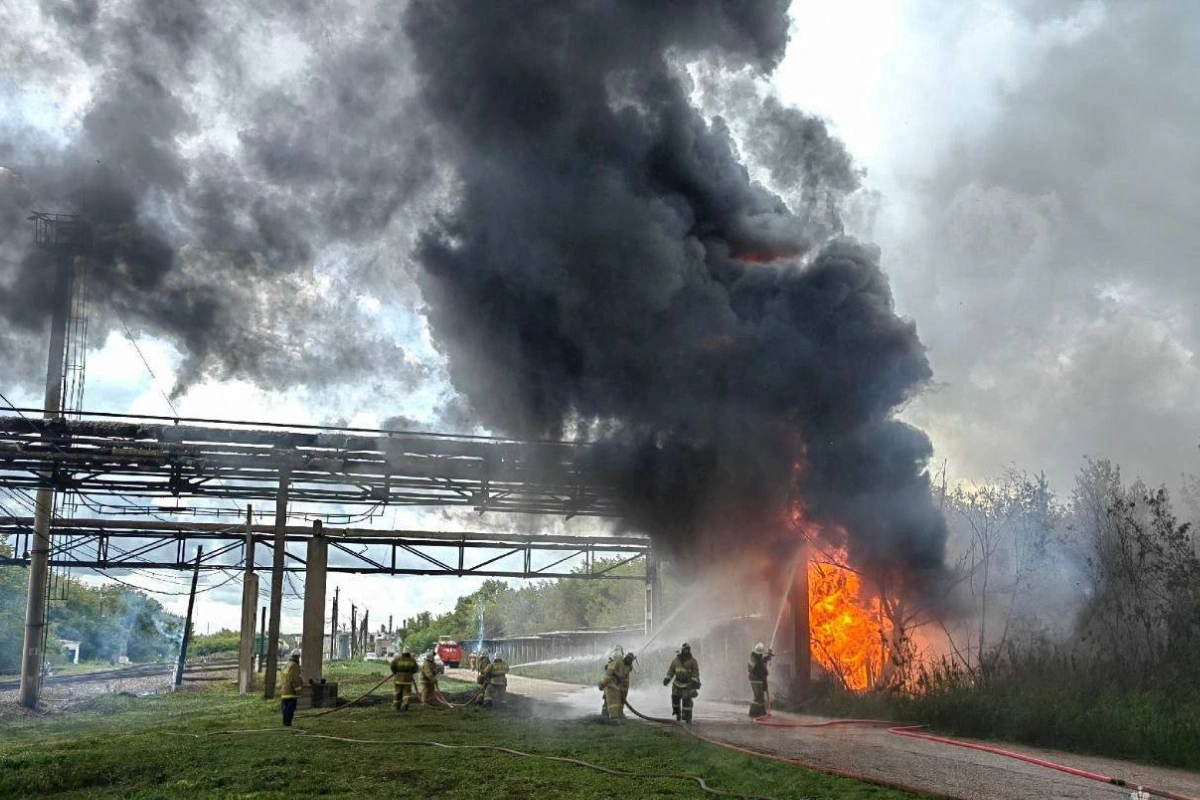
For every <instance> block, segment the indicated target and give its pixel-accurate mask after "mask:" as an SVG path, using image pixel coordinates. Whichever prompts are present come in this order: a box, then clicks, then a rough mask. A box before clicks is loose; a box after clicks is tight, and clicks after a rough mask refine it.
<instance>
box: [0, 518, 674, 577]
mask: <svg viewBox="0 0 1200 800" xmlns="http://www.w3.org/2000/svg"><path fill="white" fill-rule="evenodd" d="M31 525H32V519H31V518H28V517H0V535H8V536H9V541H10V542H14V543H16V544H17V547H16V548H14V550H13V554H12V555H8V556H4V555H0V565H13V564H15V565H28V563H29V557H28V555H27V554H26V553H25V552H24V551H23V550H22V549H21V547H20V544H21V542H22V541H23V539H24V537H25V536H27V535H28V531H29V530H30V526H31ZM321 530H322V535H324V536H325V537H326V539H327V540H328V543H329V554H330V558H329V565H328V571H329V572H344V573H356V574H371V575H458V576H464V575H468V576H470V575H473V576H479V577H489V578H590V579H608V580H640V581H644V580H645V579H646V578H645V570H644V569H642V570H639V571H638V572H639V574H636V575H627V574H618V573H617V568H618V567H620V566H624V565H626V564H631V563H634V562H637V561H639V560H640V562H641V564H642V565H643V566H644V565H645V563H646V557H647V555H648V554H649V552H650V540H649V539H647V538H643V537H635V536H620V537H616V536H612V537H609V536H549V535H522V534H490V533H465V532H461V533H460V532H445V531H405V530H392V531H389V530H377V529H367V528H329V527H325V528H322V529H321ZM55 532H56V533H58V534H61V535H62V536H61V539H60V540H58V541H56V542H55V543H54V545H53V547H52V549H51V551H50V563H51V564H52V565H53V566H61V567H78V568H87V567H90V568H93V569H179V570H184V569H192V567H193V566H195V563H196V561H195V545H196V544H200V543H203V544H204V554H203V556H202V557H201V559H200V568H201V569H205V570H217V569H230V568H232V567H235V566H236V565H238V564H239V563H244V559H245V556H246V533H247V530H246V526H244V525H241V526H230V525H219V524H212V523H201V524H181V523H174V522H147V521H143V520H113V519H70V520H61V521H59V522H58V523H57V524H56V526H55ZM249 533H250V535H251V537H252V538H253V540H254V544H255V545H256V549H255V562H256V564H257V565H258V567H259V568H267V567H268V566H269V564H270V558H269V555H270V551H271V549H272V546H273V543H274V527H273V526H269V525H253V526H251V527H250V531H249ZM313 536H314V528H310V527H304V526H289V527H287V528H286V532H285V537H286V541H287V542H288V543H289V544H306V543H307V542H308V541H309V540H310V539H311V538H312V537H313ZM260 548H261V549H260ZM294 549H295V550H297V551H298V553H299V554H297V553H294V552H290V551H287V550H285V553H286V561H285V566H284V569H285V570H286V571H289V572H303V571H304V570H305V566H306V564H305V559H304V558H303V557H302V555H303V554H304V553H306V552H307V549H306V548H304V547H297V548H294ZM262 553H266V554H267V556H268V557H267V558H265V563H263V562H260V559H259V555H260V554H262ZM516 556H519V557H520V559H521V567H520V568H519V569H512V568H502V567H505V566H507V565H504V564H501V563H500V562H504V561H508V560H510V559H512V558H513V557H516ZM580 558H582V559H583V564H582V566H583V570H582V571H574V572H573V571H568V570H565V569H564V568H563V565H565V564H567V563H568V562H572V561H577V560H578V559H580ZM600 559H604V562H603V563H598V562H599V561H600ZM510 563H511V562H510Z"/></svg>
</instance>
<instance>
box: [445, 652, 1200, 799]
mask: <svg viewBox="0 0 1200 800" xmlns="http://www.w3.org/2000/svg"><path fill="white" fill-rule="evenodd" d="M447 672H448V674H449V675H451V676H452V677H457V678H460V679H463V680H472V679H473V676H472V674H471V673H469V672H468V671H466V670H448V671H447ZM508 683H509V691H510V692H513V693H514V694H522V695H528V696H531V697H534V698H537V699H540V700H543V701H548V702H547V704H546V705H547V707H548V708H549V709H550V715H551V716H555V717H562V718H567V717H578V716H586V715H594V714H599V712H600V705H601V695H600V692H599V691H598V690H597V689H596V687H594V686H590V687H582V686H579V685H576V684H567V683H558V682H555V681H547V680H541V679H535V678H525V677H521V676H519V675H512V674H510V675H509V677H508ZM629 702H630V704H631V705H633V706H634V707H635V708H637V709H638V710H639V711H641V712H642V713H643V714H647V715H650V716H669V714H670V696H669V694H668V692H667V690H665V689H663V688H662V687H660V686H657V685H655V686H653V687H652V688H649V687H647V688H638V687H637V686H636V685H635V687H634V690H633V692H631V694H630V696H629ZM747 712H748V708H747V706H746V705H742V704H732V703H722V702H710V701H708V700H706V699H705V698H704V697H703V696H701V697H700V698H698V699H697V702H696V711H695V722H694V723H693V729H694V730H695V731H696V733H698V734H701V735H703V736H706V737H709V738H712V739H716V740H719V741H722V742H727V743H729V744H733V745H737V746H739V747H745V748H749V749H752V750H757V751H759V752H763V753H770V754H773V755H782V756H786V757H789V758H794V759H797V760H799V761H803V762H805V763H806V764H809V765H812V766H813V767H815V768H817V769H822V768H823V769H828V770H834V771H839V772H850V773H854V774H856V775H861V776H863V777H865V778H870V779H874V780H881V781H888V782H895V783H901V784H904V785H907V786H911V787H914V788H917V789H920V790H922V791H924V792H928V793H930V794H935V795H941V796H945V797H952V798H960V799H961V800H1031V798H1039V800H1040V799H1041V798H1060V799H1061V800H1092V799H1093V798H1114V799H1115V798H1129V797H1130V795H1131V793H1132V791H1133V788H1134V787H1136V786H1138V785H1139V784H1148V785H1151V786H1154V787H1157V788H1160V789H1166V790H1168V791H1172V792H1177V793H1180V794H1183V795H1187V796H1191V797H1195V798H1200V774H1197V773H1192V772H1185V771H1183V770H1177V769H1169V768H1165V767H1152V766H1146V765H1143V764H1137V763H1134V762H1130V761H1121V760H1117V759H1111V758H1098V757H1093V756H1081V755H1077V754H1074V753H1063V752H1058V751H1054V750H1043V749H1039V748H1034V747H1025V746H1023V745H1015V744H1008V743H1005V742H977V743H980V744H987V745H990V746H993V747H1000V748H1003V749H1005V750H1011V751H1014V752H1018V753H1022V754H1024V755H1029V756H1033V757H1035V758H1040V759H1043V760H1046V761H1052V762H1055V763H1057V764H1063V765H1066V766H1069V767H1074V768H1076V769H1082V770H1087V771H1089V772H1097V773H1101V774H1104V775H1109V776H1112V777H1115V778H1121V779H1124V780H1125V781H1126V782H1127V783H1128V784H1129V786H1128V787H1124V788H1122V787H1119V786H1112V785H1106V784H1103V783H1099V782H1096V781H1092V780H1088V779H1086V778H1080V777H1076V776H1073V775H1068V774H1066V773H1063V772H1058V771H1055V770H1052V769H1048V768H1046V767H1042V766H1038V765H1036V764H1029V763H1027V762H1023V761H1019V760H1017V759H1013V758H1008V757H1006V756H1001V755H996V754H992V753H985V752H981V751H977V750H970V749H967V748H963V747H955V746H953V745H948V744H941V743H937V742H929V741H923V740H920V739H911V738H907V737H903V736H898V735H896V734H893V733H888V731H887V729H886V728H882V727H857V726H832V727H826V728H768V727H764V726H762V725H756V724H754V723H752V722H751V721H750V719H749V716H748V713H747ZM776 716H777V718H779V719H781V720H788V721H794V722H797V723H805V724H817V723H821V722H828V721H829V718H826V717H816V716H801V715H796V714H777V715H776ZM626 724H650V723H643V722H641V721H640V720H637V719H634V720H632V721H631V722H630V723H626ZM681 735H682V734H681ZM961 741H971V742H975V741H976V740H968V739H963V740H961Z"/></svg>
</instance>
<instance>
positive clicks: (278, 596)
mask: <svg viewBox="0 0 1200 800" xmlns="http://www.w3.org/2000/svg"><path fill="white" fill-rule="evenodd" d="M287 504H288V473H287V471H286V470H282V469H281V470H280V471H279V489H278V490H277V491H276V493H275V539H274V543H273V549H274V551H275V552H274V553H273V554H272V556H273V557H272V559H271V621H270V622H269V623H268V625H267V641H266V659H267V670H266V674H265V675H264V676H263V697H265V698H267V699H268V700H271V699H272V698H274V697H275V678H276V674H277V673H278V672H279V652H278V649H279V625H280V617H281V616H282V614H283V565H284V560H285V558H286V557H287Z"/></svg>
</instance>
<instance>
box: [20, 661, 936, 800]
mask: <svg viewBox="0 0 1200 800" xmlns="http://www.w3.org/2000/svg"><path fill="white" fill-rule="evenodd" d="M384 669H385V668H384V667H382V666H379V665H363V664H355V665H342V666H339V665H333V667H332V668H331V672H332V673H333V674H334V675H336V676H337V679H338V680H339V681H341V682H342V687H341V694H342V695H343V697H353V696H357V695H358V694H360V693H361V692H362V691H365V690H366V689H367V688H368V687H369V686H370V685H371V684H373V683H375V682H376V681H377V680H379V679H380V678H382V677H384V672H383V670H384ZM383 688H384V689H385V690H386V689H388V688H389V687H388V685H387V684H386V683H385V685H384V687H383ZM472 688H473V687H471V686H470V685H468V684H461V683H455V682H453V681H445V682H444V683H443V689H444V690H447V691H451V692H453V691H458V692H461V693H464V694H465V693H467V692H469V691H470V690H471V689H472ZM513 705H514V706H515V709H514V710H510V711H505V712H500V713H497V712H491V711H487V710H477V709H465V710H458V711H452V712H437V711H433V710H428V709H415V710H413V711H410V712H409V713H407V714H397V713H396V712H394V711H392V709H391V708H390V706H389V705H387V704H385V703H380V704H376V705H371V706H367V707H361V708H358V707H356V708H352V709H349V710H347V711H344V712H339V713H337V714H332V715H328V716H325V717H320V718H312V717H308V718H306V717H304V716H303V712H302V713H301V715H298V716H297V720H296V727H297V728H301V729H304V730H306V731H308V732H309V734H322V735H329V736H341V737H353V738H359V739H373V740H382V741H383V742H384V743H382V744H356V743H349V742H339V741H331V740H327V739H317V738H314V737H313V736H311V735H303V734H298V733H294V732H293V733H288V732H284V731H283V730H282V729H278V728H275V726H278V724H279V713H278V710H277V706H276V704H274V703H271V702H268V701H264V700H262V699H259V698H252V699H250V698H239V697H238V696H237V695H236V694H235V693H234V692H233V689H232V686H230V685H228V684H224V683H222V684H216V685H209V686H208V687H206V688H205V689H204V690H202V691H195V692H187V693H183V694H178V695H164V696H156V697H141V698H134V697H113V696H105V697H102V698H99V699H97V700H96V701H94V702H93V703H92V704H91V705H90V707H89V708H87V709H85V710H83V711H80V712H78V713H73V714H71V715H69V716H66V715H64V716H57V717H42V718H30V717H26V718H14V717H8V718H2V719H0V797H14V798H15V797H21V798H26V797H57V798H123V799H124V800H152V799H154V800H158V799H159V798H185V797H186V798H189V800H196V798H217V799H219V800H234V799H235V798H236V800H268V799H271V800H273V799H275V798H297V797H327V798H355V799H356V800H361V798H375V797H389V798H391V797H422V798H427V797H431V796H436V797H463V798H468V797H469V798H471V799H472V800H478V798H480V797H495V798H507V797H531V798H550V797H578V798H614V797H620V798H639V797H654V798H672V797H678V798H684V797H711V796H712V795H706V794H704V793H703V792H702V791H701V790H700V789H699V788H698V787H697V785H696V784H695V783H693V782H689V781H683V780H676V779H670V778H661V777H660V778H651V777H642V776H635V777H623V776H617V775H610V774H606V773H603V772H598V771H595V770H591V769H587V768H583V767H579V766H575V765H571V764H565V763H559V762H553V761H546V760H542V759H533V758H521V757H516V756H511V755H507V754H502V753H496V752H486V751H476V750H445V749H440V748H435V747H429V746H421V745H415V744H404V742H405V741H410V742H411V741H416V740H436V741H439V742H444V743H449V744H457V745H503V746H506V747H511V748H515V749H519V750H524V751H528V752H532V753H538V754H542V755H554V756H567V757H572V758H579V759H583V760H587V761H591V762H594V763H597V764H601V765H604V766H606V767H609V768H612V769H617V770H624V771H630V772H654V773H663V772H670V773H690V774H695V775H700V776H702V777H703V778H704V779H705V780H706V781H708V783H709V784H710V785H711V786H713V787H714V788H717V789H721V790H726V791H730V792H738V791H742V792H750V793H754V794H757V795H767V796H773V797H777V798H827V799H828V800H843V799H844V798H872V800H890V799H892V798H902V797H913V795H906V794H903V793H900V792H894V791H889V790H885V789H879V788H876V787H873V786H869V785H867V784H862V783H857V782H854V781H847V780H843V779H839V778H833V777H830V776H826V775H823V774H820V773H814V772H809V771H806V770H802V769H798V768H793V767H790V766H788V765H783V764H774V763H770V762H766V761H762V760H758V759H754V758H751V757H749V756H743V755H739V754H736V753H730V752H727V751H724V750H721V749H718V748H715V747H710V746H708V745H702V744H698V743H696V742H694V741H691V740H689V739H687V738H685V737H683V736H682V735H680V734H679V733H676V732H672V731H669V730H664V729H660V728H655V727H652V726H647V725H643V724H638V723H633V722H628V723H620V724H606V723H601V722H599V721H596V720H558V721H549V720H543V719H537V718H534V717H531V716H528V715H524V714H522V713H520V712H521V710H522V708H524V709H525V710H526V711H528V709H529V706H528V704H525V703H522V702H521V701H520V700H519V699H516V700H514V703H513ZM273 728H275V729H274V730H272V729H273ZM255 729H268V730H266V731H261V732H254V733H244V734H223V733H222V731H232V730H255Z"/></svg>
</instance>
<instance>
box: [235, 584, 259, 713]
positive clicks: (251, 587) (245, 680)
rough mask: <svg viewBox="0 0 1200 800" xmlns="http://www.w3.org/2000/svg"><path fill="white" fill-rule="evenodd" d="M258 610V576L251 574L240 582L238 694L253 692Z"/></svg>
mask: <svg viewBox="0 0 1200 800" xmlns="http://www.w3.org/2000/svg"><path fill="white" fill-rule="evenodd" d="M257 608H258V576H257V575H255V574H254V573H253V572H251V573H249V574H248V575H246V577H245V578H243V580H242V638H241V641H240V642H239V643H238V694H250V693H251V692H253V691H254V639H255V634H256V633H257V632H258V631H257V630H255V627H254V623H255V619H254V617H255V613H254V612H255V611H256V610H257Z"/></svg>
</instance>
